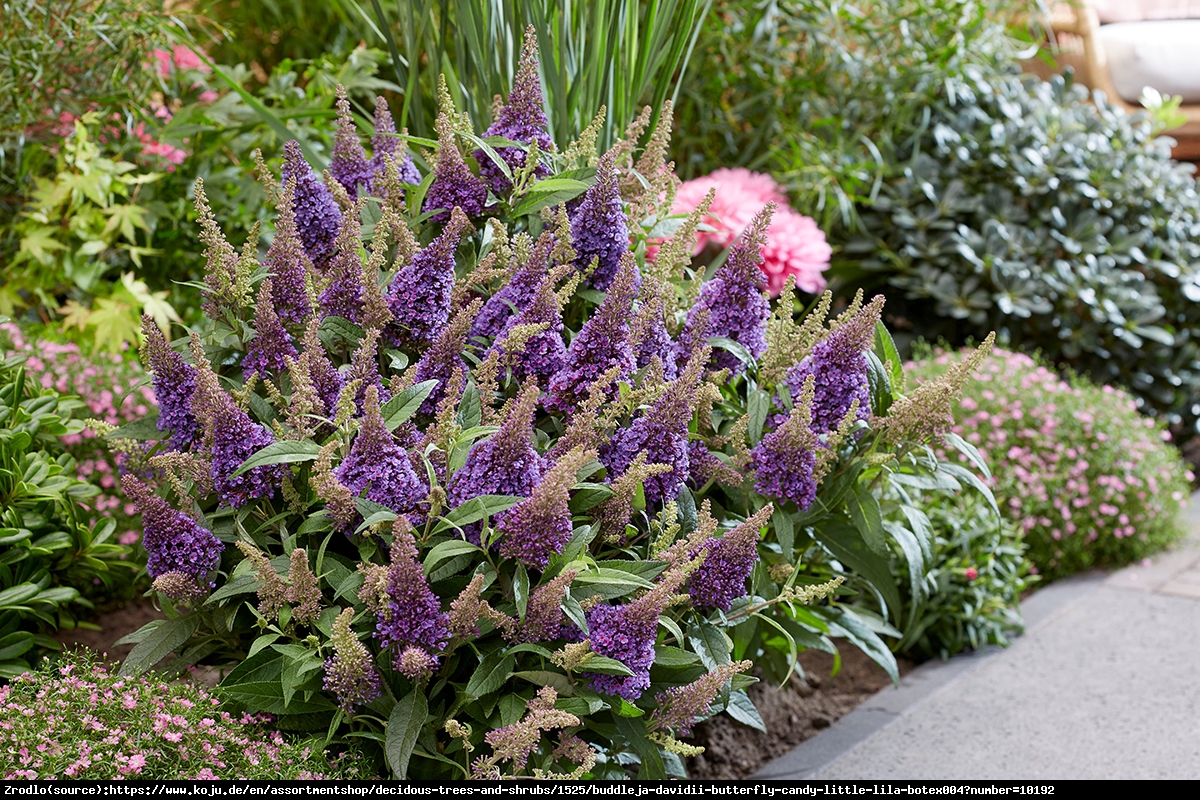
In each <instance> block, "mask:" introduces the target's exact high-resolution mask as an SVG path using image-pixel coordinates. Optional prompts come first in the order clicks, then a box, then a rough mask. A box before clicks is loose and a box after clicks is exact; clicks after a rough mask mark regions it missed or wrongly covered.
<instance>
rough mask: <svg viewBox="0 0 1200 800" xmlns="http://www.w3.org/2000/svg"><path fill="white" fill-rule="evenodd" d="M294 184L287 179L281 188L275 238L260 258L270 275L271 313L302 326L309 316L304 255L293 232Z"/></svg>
mask: <svg viewBox="0 0 1200 800" xmlns="http://www.w3.org/2000/svg"><path fill="white" fill-rule="evenodd" d="M295 197H296V182H295V181H294V180H289V181H288V182H287V183H286V184H285V185H284V187H283V196H282V197H281V198H280V201H279V218H278V219H277V220H276V221H275V238H274V239H272V240H271V246H270V247H269V248H267V255H266V257H265V258H264V259H263V261H264V263H265V265H266V267H267V269H268V270H270V272H271V280H272V282H273V283H272V285H273V287H274V288H273V291H272V296H273V297H274V298H275V313H276V314H278V315H279V318H280V319H281V320H283V321H284V322H285V323H290V324H293V325H303V324H304V322H305V320H307V319H308V318H309V316H311V315H312V303H311V302H310V301H309V297H308V288H307V287H306V286H305V280H304V279H305V276H306V275H307V274H308V270H309V267H310V266H311V264H310V263H309V260H308V256H307V255H305V253H304V244H303V243H302V242H301V241H300V233H299V231H297V230H296V211H295V209H294V207H293V206H294V203H295Z"/></svg>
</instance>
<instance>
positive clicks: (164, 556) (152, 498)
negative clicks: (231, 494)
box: [121, 475, 225, 586]
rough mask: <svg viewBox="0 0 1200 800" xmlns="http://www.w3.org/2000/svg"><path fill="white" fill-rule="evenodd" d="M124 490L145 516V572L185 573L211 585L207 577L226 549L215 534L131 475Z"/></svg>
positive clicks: (123, 480)
mask: <svg viewBox="0 0 1200 800" xmlns="http://www.w3.org/2000/svg"><path fill="white" fill-rule="evenodd" d="M121 488H122V489H124V491H125V495H126V497H128V498H129V499H130V500H132V501H133V502H134V504H135V505H136V506H137V507H138V510H139V511H140V512H141V514H142V529H143V531H144V532H143V534H142V545H143V546H144V547H145V548H146V555H147V559H146V571H147V572H149V573H150V577H152V578H157V577H158V576H160V575H165V574H167V573H169V572H184V573H187V574H188V575H191V576H192V577H193V578H195V579H196V583H197V584H199V585H201V586H205V585H209V581H208V573H209V572H211V571H212V570H214V569H216V568H217V565H218V564H219V563H220V561H221V552H222V551H223V550H224V549H225V545H223V544H222V543H221V541H220V540H219V539H217V537H216V536H214V535H213V533H212V531H210V530H208V529H207V528H204V527H201V525H200V524H199V523H198V522H196V520H194V519H192V518H191V517H189V516H188V515H187V514H184V513H183V512H182V511H176V510H175V509H173V508H171V507H170V506H169V505H167V501H166V500H163V499H162V498H161V497H159V496H158V495H156V494H154V492H152V491H150V488H149V487H148V486H146V484H144V483H142V482H141V481H139V480H138V479H137V478H135V477H133V476H132V475H125V476H123V477H122V478H121Z"/></svg>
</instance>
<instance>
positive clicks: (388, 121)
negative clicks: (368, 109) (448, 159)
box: [371, 97, 421, 195]
mask: <svg viewBox="0 0 1200 800" xmlns="http://www.w3.org/2000/svg"><path fill="white" fill-rule="evenodd" d="M395 134H396V121H395V120H394V119H392V112H391V111H389V110H388V105H387V100H384V99H383V98H382V97H376V98H375V135H374V136H372V137H371V151H372V152H371V174H372V175H373V176H374V177H373V183H372V187H371V191H372V193H373V194H376V195H380V194H382V193H383V191H382V187H381V186H379V182H380V181H381V180H382V178H383V175H384V173H385V172H386V171H387V162H386V161H385V160H384V156H391V157H392V158H393V159H395V161H396V168H397V171H398V172H399V174H400V180H402V181H404V182H405V183H411V184H414V185H415V184H418V183H420V182H421V174H420V173H419V172H417V165H416V164H414V163H413V159H412V156H410V155H409V154H408V153H404V156H403V157H402V158H399V159H396V153H397V152H398V151H399V150H400V139H399V138H398V137H397V136H396V135H395Z"/></svg>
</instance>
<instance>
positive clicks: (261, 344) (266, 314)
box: [242, 278, 296, 376]
mask: <svg viewBox="0 0 1200 800" xmlns="http://www.w3.org/2000/svg"><path fill="white" fill-rule="evenodd" d="M254 329H255V331H256V332H257V334H258V335H257V336H255V337H254V338H253V339H251V340H250V343H249V344H248V345H246V356H245V358H243V359H242V372H244V373H245V374H246V375H247V376H248V375H250V373H252V372H259V373H263V374H266V373H275V372H279V371H280V370H282V369H283V368H284V367H285V366H286V365H287V359H288V358H289V357H294V356H295V355H296V348H295V346H294V345H293V344H292V336H291V334H289V333H288V332H287V330H286V329H284V327H283V323H282V322H281V321H280V320H279V315H278V314H276V313H275V300H274V297H273V286H272V282H271V279H270V278H267V279H266V280H264V281H263V282H262V283H261V284H260V285H259V287H258V308H257V309H256V310H255V314H254Z"/></svg>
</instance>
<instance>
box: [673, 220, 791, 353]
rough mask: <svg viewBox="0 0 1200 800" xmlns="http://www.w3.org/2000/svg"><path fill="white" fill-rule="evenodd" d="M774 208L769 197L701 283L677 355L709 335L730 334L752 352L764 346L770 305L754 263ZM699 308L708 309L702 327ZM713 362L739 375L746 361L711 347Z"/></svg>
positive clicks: (764, 238) (759, 273) (756, 264)
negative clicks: (710, 276) (703, 326)
mask: <svg viewBox="0 0 1200 800" xmlns="http://www.w3.org/2000/svg"><path fill="white" fill-rule="evenodd" d="M774 211H775V204H774V203H768V204H767V205H766V207H765V208H763V210H762V211H760V212H759V213H758V214H756V215H755V217H754V219H753V220H751V222H750V224H749V225H748V226H746V230H745V232H744V233H743V234H742V236H741V238H740V239H738V241H737V242H736V243H735V244H734V245H733V247H732V248H731V249H730V251H729V256H728V258H726V259H725V263H724V264H723V265H722V266H721V268H720V269H719V270H717V274H716V275H714V276H713V278H712V280H710V281H708V282H707V283H705V284H704V286H703V287H702V288H701V289H700V299H699V301H698V302H697V303H696V305H695V306H693V307H692V310H691V311H690V312H688V319H687V325H686V327H685V329H684V332H683V335H682V336H681V337H680V350H679V353H681V355H680V357H686V355H687V351H688V349H690V347H692V346H694V345H695V344H697V343H698V342H702V341H705V340H707V339H708V338H709V337H710V336H721V337H724V338H726V339H732V340H733V341H735V342H737V343H738V344H740V345H742V347H744V348H746V350H747V351H749V353H750V355H751V356H752V357H754V358H758V357H759V356H761V355H762V354H763V352H764V351H765V350H766V349H767V318H768V317H769V316H770V315H771V305H770V303H769V302H768V301H767V298H766V296H765V295H764V292H765V291H766V278H764V277H763V273H762V270H761V269H760V268H759V266H758V265H759V264H760V263H761V262H762V255H761V254H762V248H763V245H764V244H765V243H766V236H767V228H768V227H769V226H770V224H771V215H772V214H773V213H774ZM701 311H706V312H707V313H708V324H707V326H705V329H704V330H700V329H699V327H700V320H701V317H700V316H698V315H699V314H700V312H701ZM713 366H714V368H716V369H728V370H729V371H730V372H731V373H732V374H734V375H740V374H741V373H742V372H743V371H744V370H745V369H746V365H745V364H743V363H742V362H741V360H740V359H738V358H737V357H736V356H734V355H733V353H730V352H728V351H727V350H718V351H715V352H714V353H713Z"/></svg>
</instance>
